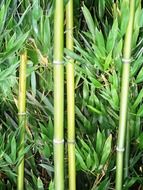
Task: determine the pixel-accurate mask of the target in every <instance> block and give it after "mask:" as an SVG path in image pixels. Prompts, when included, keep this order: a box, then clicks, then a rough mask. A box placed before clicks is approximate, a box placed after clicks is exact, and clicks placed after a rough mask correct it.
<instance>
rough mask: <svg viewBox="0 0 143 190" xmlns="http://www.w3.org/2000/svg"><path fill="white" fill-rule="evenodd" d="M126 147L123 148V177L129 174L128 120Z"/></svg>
mask: <svg viewBox="0 0 143 190" xmlns="http://www.w3.org/2000/svg"><path fill="white" fill-rule="evenodd" d="M125 143H126V148H125V167H124V178H127V177H128V175H129V155H130V128H129V122H128V123H127V130H126V141H125Z"/></svg>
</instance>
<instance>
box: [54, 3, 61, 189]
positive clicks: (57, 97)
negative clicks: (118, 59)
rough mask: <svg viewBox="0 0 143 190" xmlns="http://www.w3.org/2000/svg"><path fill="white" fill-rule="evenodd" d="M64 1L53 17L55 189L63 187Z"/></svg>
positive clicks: (56, 4) (58, 4)
mask: <svg viewBox="0 0 143 190" xmlns="http://www.w3.org/2000/svg"><path fill="white" fill-rule="evenodd" d="M63 19H64V2H63V0H56V3H55V18H54V62H53V64H54V141H53V143H54V170H55V173H54V180H55V183H54V184H55V188H54V189H55V190H63V189H64V125H63V117H64V113H63V112H64V65H63V41H64V39H63Z"/></svg>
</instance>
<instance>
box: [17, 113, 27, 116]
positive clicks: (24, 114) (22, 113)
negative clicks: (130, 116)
mask: <svg viewBox="0 0 143 190" xmlns="http://www.w3.org/2000/svg"><path fill="white" fill-rule="evenodd" d="M18 115H21V116H22V115H26V112H19V113H18Z"/></svg>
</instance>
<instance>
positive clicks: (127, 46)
mask: <svg viewBox="0 0 143 190" xmlns="http://www.w3.org/2000/svg"><path fill="white" fill-rule="evenodd" d="M129 2H130V16H129V22H128V26H127V31H126V35H125V43H124V51H123V73H122V84H121V102H120V119H119V131H118V140H117V159H116V190H121V189H122V183H123V167H124V165H123V163H124V161H123V158H124V147H125V136H126V120H127V105H128V91H129V73H130V64H129V62H130V61H129V60H130V59H131V44H132V33H133V25H134V14H135V0H130V1H129Z"/></svg>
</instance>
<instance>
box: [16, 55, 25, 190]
mask: <svg viewBox="0 0 143 190" xmlns="http://www.w3.org/2000/svg"><path fill="white" fill-rule="evenodd" d="M20 57H21V61H20V71H19V101H18V112H19V113H18V119H19V128H20V137H19V139H20V150H19V152H18V155H19V156H20V155H21V154H22V153H23V151H24V136H25V128H26V65H27V53H26V51H24V52H23V53H22V54H21V56H20ZM17 175H18V177H17V189H18V190H23V189H24V156H23V157H22V160H21V162H20V164H19V166H18V174H17Z"/></svg>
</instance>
